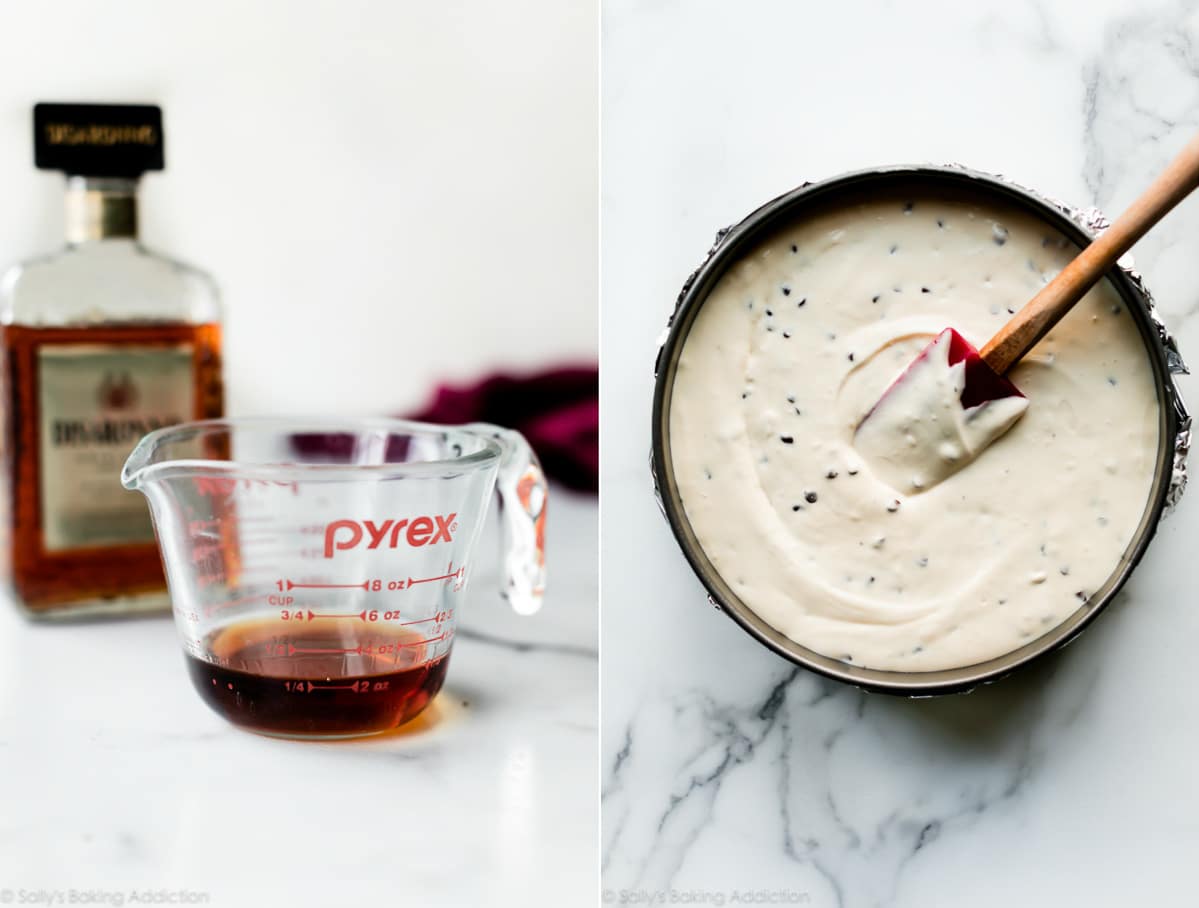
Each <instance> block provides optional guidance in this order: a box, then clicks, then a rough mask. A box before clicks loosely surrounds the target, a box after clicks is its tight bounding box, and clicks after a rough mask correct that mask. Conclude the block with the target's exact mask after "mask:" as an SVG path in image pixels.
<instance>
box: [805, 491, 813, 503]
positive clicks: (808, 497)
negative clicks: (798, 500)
mask: <svg viewBox="0 0 1199 908" xmlns="http://www.w3.org/2000/svg"><path fill="white" fill-rule="evenodd" d="M803 500H804V501H806V502H807V503H808V504H815V503H816V493H815V492H804V493H803Z"/></svg>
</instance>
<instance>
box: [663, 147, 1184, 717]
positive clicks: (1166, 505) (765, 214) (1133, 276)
mask: <svg viewBox="0 0 1199 908" xmlns="http://www.w3.org/2000/svg"><path fill="white" fill-rule="evenodd" d="M938 175H940V176H943V177H945V176H949V175H953V176H955V177H957V178H958V180H959V181H960V182H961V183H964V184H976V189H977V191H979V192H980V193H982V194H987V193H995V192H996V191H997V190H1001V191H1002V192H1003V194H1006V195H1009V196H1011V197H1013V198H1014V199H1016V200H1018V201H1023V203H1024V205H1025V206H1027V207H1029V208H1037V207H1038V206H1039V207H1040V208H1041V209H1042V211H1041V215H1042V217H1044V216H1045V215H1046V212H1045V211H1044V209H1049V210H1050V212H1052V213H1056V214H1057V215H1058V216H1060V217H1062V218H1064V219H1066V220H1067V221H1069V222H1070V223H1071V224H1073V225H1074V226H1075V227H1076V228H1077V230H1078V232H1079V233H1080V234H1081V236H1080V237H1072V239H1075V240H1076V241H1077V240H1081V241H1083V242H1087V241H1089V240H1091V239H1094V237H1095V236H1097V235H1098V234H1100V233H1102V232H1103V231H1104V230H1106V229H1107V227H1108V226H1109V224H1110V221H1109V220H1108V218H1107V217H1106V216H1105V215H1104V214H1103V213H1102V212H1101V211H1099V210H1098V209H1097V208H1078V207H1075V206H1071V205H1067V204H1066V203H1065V202H1062V201H1060V200H1058V199H1055V198H1052V197H1050V196H1047V195H1044V194H1043V193H1040V192H1037V191H1035V190H1032V189H1029V188H1028V187H1025V186H1023V185H1021V184H1019V183H1017V182H1015V181H1014V180H1010V179H1008V178H1006V177H1004V176H1002V175H1000V174H991V173H986V172H983V171H978V170H973V169H971V168H968V167H966V166H964V165H962V164H957V163H951V164H945V165H941V166H935V165H899V166H889V167H882V168H876V169H872V170H865V171H855V172H853V173H847V174H843V175H841V176H837V177H832V178H830V179H827V180H822V181H819V182H804V183H801V184H800V185H799V186H797V187H796V188H795V189H793V190H791V191H790V192H787V193H784V194H783V195H781V196H779V197H777V198H775V199H773V200H771V201H770V202H767V203H766V204H765V205H762V206H761V207H760V208H758V209H757V210H756V211H754V212H752V213H751V214H749V215H748V216H746V217H745V218H744V219H742V220H741V221H740V222H738V223H737V224H735V225H733V226H731V227H726V228H723V229H721V230H719V231H717V233H716V239H715V241H714V242H713V244H712V247H711V248H710V249H709V250H708V254H707V256H706V257H705V258H704V260H703V262H702V263H701V264H700V265H699V267H698V268H696V269H695V270H694V271H693V272H692V273H691V274H690V275H689V276H688V278H687V280H686V281H685V282H684V283H683V287H682V289H681V290H680V291H679V295H678V298H677V299H676V301H675V305H674V309H673V310H672V312H671V314H670V318H669V319H668V321H667V323H666V328H665V330H664V331H663V332H662V334H661V335H660V336H659V338H658V342H657V351H656V358H655V362H654V378H655V392H654V413H653V445H652V449H651V452H650V474H651V476H652V477H653V490H654V496H655V499H656V500H657V502H658V508H659V510H660V511H661V512H662V514H663V516H664V517H665V518H666V520H667V522H668V523H669V524H670V525H671V529H672V530H673V531H674V534H675V537H676V539H677V540H678V543H679V546H680V548H681V549H682V550H683V553H684V555H685V556H686V557H687V560H688V561H689V562H690V563H691V566H692V568H693V569H694V570H695V572H696V574H697V575H698V576H699V578H700V580H701V582H703V583H704V585H705V586H706V587H707V588H708V593H709V595H708V602H709V603H710V604H712V605H713V606H715V607H716V608H717V609H720V610H722V611H724V612H725V613H726V614H728V615H729V616H730V617H732V618H733V619H734V620H736V621H737V623H738V624H740V625H741V626H742V628H743V629H744V630H746V631H747V632H748V633H750V634H751V635H752V636H754V637H756V638H757V639H758V640H759V642H761V643H762V644H764V645H765V646H767V647H768V648H770V649H772V650H774V651H775V652H777V653H779V654H780V655H782V656H784V657H785V658H787V659H790V660H791V661H792V662H795V663H797V664H799V665H802V666H804V667H806V668H809V669H811V670H813V671H816V672H819V673H820V674H823V675H826V676H828V677H832V678H836V679H837V680H840V681H844V682H847V683H850V684H854V685H856V686H858V687H861V688H863V689H865V690H871V691H879V692H883V693H892V694H900V695H906V696H930V695H935V694H941V693H954V692H963V691H969V690H971V689H973V688H974V687H975V686H977V685H979V684H985V683H990V682H992V681H995V680H998V679H999V678H1001V677H1003V676H1005V675H1007V674H1008V673H1010V672H1011V671H1013V670H1015V669H1016V668H1019V667H1022V666H1024V665H1026V664H1027V663H1028V662H1030V661H1032V660H1033V659H1035V658H1037V657H1038V656H1040V655H1043V654H1044V653H1046V652H1049V651H1052V650H1056V649H1059V648H1061V647H1063V646H1065V645H1066V644H1068V643H1070V642H1072V641H1073V640H1074V639H1076V638H1077V637H1078V635H1079V634H1080V633H1081V632H1082V631H1083V630H1084V629H1085V628H1086V627H1087V626H1089V624H1090V622H1091V621H1092V620H1093V619H1094V618H1095V616H1096V615H1098V614H1099V612H1101V611H1102V610H1103V608H1104V607H1105V606H1106V605H1107V604H1108V603H1109V602H1110V601H1111V600H1112V599H1113V598H1114V597H1115V595H1116V594H1117V593H1118V592H1119V590H1120V589H1121V587H1122V586H1123V584H1124V582H1125V581H1126V580H1127V578H1128V576H1129V575H1130V574H1131V573H1132V570H1133V569H1134V568H1135V567H1136V565H1137V563H1138V562H1139V561H1140V558H1141V556H1142V555H1143V554H1144V551H1145V549H1146V547H1147V546H1148V544H1149V542H1150V541H1151V540H1152V538H1153V536H1154V534H1155V533H1156V530H1157V524H1158V523H1159V522H1160V520H1161V519H1162V518H1163V517H1164V516H1165V515H1167V514H1168V513H1169V512H1170V511H1172V510H1173V509H1174V507H1175V506H1176V505H1177V504H1178V501H1179V500H1180V498H1181V497H1182V493H1183V491H1184V490H1185V488H1186V484H1187V457H1188V454H1189V452H1190V445H1191V416H1190V413H1189V411H1188V410H1187V408H1186V405H1185V404H1184V403H1183V399H1182V394H1181V392H1180V390H1179V388H1178V385H1177V381H1176V376H1178V375H1186V374H1189V371H1190V370H1189V369H1188V368H1187V366H1186V363H1185V362H1184V360H1183V358H1182V355H1181V353H1180V352H1179V350H1178V345H1177V343H1176V342H1175V340H1174V337H1173V336H1172V335H1171V334H1170V332H1169V330H1168V329H1167V328H1166V325H1165V323H1164V322H1163V321H1162V318H1161V315H1160V313H1159V312H1158V311H1157V307H1156V305H1155V304H1154V301H1153V296H1152V294H1151V293H1150V292H1149V289H1148V287H1146V286H1145V281H1144V278H1143V277H1142V276H1141V274H1140V272H1138V271H1137V270H1136V268H1135V266H1134V264H1133V261H1132V256H1131V255H1126V256H1124V257H1123V258H1122V259H1121V260H1120V261H1119V263H1118V264H1117V266H1116V268H1115V269H1113V272H1114V273H1113V274H1109V276H1108V279H1110V280H1113V282H1114V283H1115V284H1116V289H1117V291H1118V292H1119V293H1120V295H1121V296H1122V297H1124V298H1125V299H1126V300H1127V299H1128V297H1129V295H1130V294H1131V295H1132V297H1133V299H1132V302H1134V303H1135V305H1136V307H1137V309H1138V310H1139V311H1140V312H1141V313H1142V314H1143V315H1144V316H1145V317H1146V318H1147V320H1148V324H1149V325H1150V326H1151V328H1152V333H1153V334H1154V336H1155V340H1156V349H1154V348H1153V346H1152V345H1150V346H1151V352H1156V353H1158V354H1160V356H1161V360H1160V361H1159V363H1158V365H1160V367H1161V368H1160V374H1159V375H1158V391H1159V394H1160V395H1161V402H1162V405H1163V416H1164V418H1165V422H1166V425H1167V427H1168V428H1169V430H1170V431H1169V435H1168V437H1171V440H1172V442H1173V443H1172V445H1171V447H1170V451H1171V457H1170V465H1169V467H1168V469H1169V472H1170V475H1169V478H1168V482H1166V483H1164V484H1163V485H1162V487H1161V491H1160V494H1159V495H1158V497H1157V499H1156V501H1155V502H1154V507H1153V508H1152V509H1151V511H1150V514H1149V519H1148V520H1147V524H1143V525H1142V527H1141V528H1140V529H1139V530H1138V534H1137V537H1136V538H1135V539H1134V544H1133V545H1132V546H1131V547H1130V548H1131V550H1132V554H1131V557H1130V559H1129V560H1128V561H1127V562H1126V563H1125V564H1124V565H1123V566H1122V569H1121V570H1119V571H1117V572H1116V574H1114V575H1113V578H1112V579H1111V580H1109V582H1108V584H1107V585H1106V586H1107V587H1109V589H1107V591H1106V592H1104V591H1103V590H1100V591H1099V592H1098V593H1096V594H1095V595H1094V596H1093V597H1092V599H1091V600H1090V601H1089V602H1088V604H1087V605H1085V606H1083V607H1082V609H1080V610H1079V612H1080V613H1085V614H1083V616H1082V618H1081V619H1079V618H1078V614H1079V613H1076V615H1075V616H1072V617H1071V618H1068V619H1067V620H1066V621H1064V622H1062V624H1061V625H1059V626H1058V627H1057V628H1054V629H1052V630H1051V631H1050V632H1049V633H1047V634H1046V635H1044V636H1043V637H1041V638H1039V639H1038V640H1034V641H1032V642H1030V643H1028V644H1026V645H1025V646H1023V647H1021V648H1020V649H1018V650H1015V651H1013V652H1012V653H1009V654H1007V655H1006V656H1001V657H998V658H997V659H992V660H989V661H988V662H985V663H982V664H981V665H977V666H963V667H962V668H960V669H949V670H945V671H938V672H926V673H899V672H879V671H874V670H870V669H862V668H861V667H858V666H851V665H848V664H846V663H841V662H839V661H838V660H834V659H829V658H828V657H825V656H821V655H819V654H817V653H814V652H813V651H811V650H807V649H806V648H805V647H803V646H802V645H801V644H798V643H796V642H795V641H792V640H790V639H789V638H786V637H784V636H783V635H781V634H780V633H779V632H777V631H774V630H773V628H770V627H769V626H764V625H765V622H762V620H761V619H759V618H757V616H756V615H754V614H753V612H752V611H751V610H750V609H749V608H748V606H745V605H744V604H742V603H740V602H739V600H738V601H735V602H730V601H729V600H730V596H729V595H722V594H721V591H720V590H718V589H714V586H715V585H714V584H713V582H712V580H713V575H715V576H717V577H718V575H716V572H715V569H714V568H712V567H711V565H709V564H707V559H706V556H704V555H703V553H702V550H699V546H698V544H697V543H695V542H694V540H691V539H688V538H687V534H688V532H689V531H684V529H683V526H682V524H684V523H685V517H683V516H682V505H681V502H678V503H677V507H668V505H667V495H666V493H665V492H664V490H663V484H664V483H663V478H664V474H663V472H662V471H663V470H664V469H665V467H664V466H663V464H662V459H663V458H662V457H661V454H662V439H661V434H662V433H661V431H660V427H661V426H662V423H663V412H664V410H663V407H664V405H665V403H666V402H665V400H664V390H665V389H664V387H663V384H664V383H663V368H664V357H665V356H666V355H667V354H668V349H669V347H670V345H671V342H672V341H674V340H676V338H675V333H676V330H675V329H676V327H677V324H676V323H677V321H678V319H679V316H680V314H681V313H682V312H683V310H684V308H685V307H688V306H691V305H693V304H694V305H695V306H696V307H698V305H699V304H701V303H702V301H703V299H704V298H706V293H705V294H704V295H703V296H702V297H700V298H699V299H696V296H695V293H694V291H695V290H696V285H697V282H699V281H707V282H708V283H714V282H715V278H714V277H713V276H712V272H713V271H714V270H715V269H714V265H715V263H716V261H717V259H718V257H722V256H723V255H724V254H725V253H726V252H728V251H729V249H728V247H729V245H730V242H736V241H737V240H738V239H739V237H740V236H741V235H742V234H744V233H746V232H747V230H748V228H750V227H756V225H759V224H762V223H766V222H769V221H770V220H771V218H772V217H773V216H775V215H776V214H777V213H779V212H780V211H783V210H785V209H789V208H790V207H791V205H792V203H794V202H795V201H796V200H797V199H799V198H800V197H802V196H803V195H805V194H806V193H808V192H810V191H815V190H820V189H824V188H828V189H830V190H832V189H835V188H838V187H848V186H850V185H852V184H854V183H860V182H864V181H869V180H871V179H879V178H887V177H894V178H904V177H909V178H911V179H912V180H920V179H922V178H929V177H934V178H935V177H936V176H938ZM1046 220H1047V221H1049V223H1051V224H1052V223H1053V221H1052V219H1051V218H1046ZM1053 226H1055V227H1058V228H1061V227H1062V225H1061V224H1054V225H1053ZM1066 232H1067V233H1068V231H1066ZM1117 274H1118V277H1117V276H1116V275H1117ZM717 276H718V275H717ZM1121 284H1123V285H1124V286H1121ZM681 343H682V342H681V341H679V342H678V343H677V344H676V346H681ZM1155 485H1157V483H1156V482H1155ZM720 584H721V585H722V584H723V581H721V582H720ZM725 592H726V593H727V591H725ZM731 598H732V599H735V597H731ZM1062 628H1067V630H1066V631H1065V632H1064V633H1060V631H1061V630H1062ZM884 675H886V676H897V677H901V678H902V680H894V679H891V680H886V681H881V680H880V679H879V678H878V677H874V676H884Z"/></svg>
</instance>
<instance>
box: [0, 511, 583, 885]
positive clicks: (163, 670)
mask: <svg viewBox="0 0 1199 908" xmlns="http://www.w3.org/2000/svg"><path fill="white" fill-rule="evenodd" d="M550 506H551V511H550V515H551V516H550V519H549V524H548V527H547V545H548V553H547V565H548V567H549V570H550V572H551V573H550V586H549V588H548V594H547V597H546V602H545V608H544V610H543V611H542V612H541V613H540V614H539V615H537V616H535V617H531V618H521V617H518V616H516V615H514V614H511V613H510V612H508V610H507V609H506V606H505V605H504V604H503V602H502V601H501V600H500V599H499V597H498V596H496V595H495V593H494V592H493V591H494V589H495V587H494V586H493V584H494V582H495V578H494V576H491V577H488V576H485V575H484V574H480V575H478V576H476V577H475V578H474V579H473V580H472V587H471V592H470V597H471V601H470V602H469V604H468V608H467V609H465V610H464V620H463V626H462V627H461V628H460V629H459V637H458V640H457V642H456V644H455V646H454V654H453V657H452V661H451V665H450V670H449V677H448V679H447V682H446V687H445V688H444V689H443V691H442V693H441V695H440V696H439V697H438V698H437V700H436V701H435V706H434V707H431V708H430V711H429V715H430V716H431V718H430V719H428V720H426V719H421V718H418V719H417V720H415V721H414V722H413V723H411V724H410V725H409V726H406V727H405V729H403V730H401V731H399V732H396V733H393V734H391V735H387V736H381V737H379V738H375V739H363V740H360V741H357V742H342V743H328V744H319V743H303V742H295V741H283V740H274V739H270V738H265V737H259V736H256V735H253V734H248V733H245V732H242V731H238V730H235V729H234V728H232V727H231V726H229V725H227V724H226V723H225V722H224V721H223V720H222V719H220V718H219V717H218V716H216V715H215V714H213V713H211V712H209V711H208V709H207V708H206V707H205V706H204V705H203V703H202V702H201V701H200V700H199V698H198V697H197V696H196V695H195V693H194V692H193V691H192V689H191V685H190V682H189V680H188V679H187V676H186V674H185V672H184V667H183V660H182V658H181V654H180V650H179V646H178V644H177V642H176V639H175V631H174V627H173V625H172V623H171V622H170V621H169V620H168V619H150V620H138V621H129V622H121V623H93V624H76V625H63V626H47V625H33V624H30V623H28V622H26V621H24V620H22V619H20V618H18V617H17V616H16V614H15V613H14V611H13V609H12V608H11V607H10V605H9V603H5V602H0V904H15V905H19V904H38V903H37V902H34V901H32V899H33V898H34V897H35V894H36V893H38V892H39V891H42V890H44V891H48V892H50V893H61V894H62V899H63V901H61V902H57V903H56V904H72V902H71V901H70V891H71V890H72V889H74V890H77V891H78V892H81V893H98V894H99V895H98V896H95V898H98V897H105V898H108V899H109V901H105V902H98V901H93V902H92V904H119V902H115V901H113V900H112V899H113V895H112V893H116V894H118V895H123V896H124V897H125V900H126V901H125V904H132V902H131V901H130V900H129V893H130V891H137V892H142V891H144V890H159V889H165V890H168V891H178V890H188V891H190V892H191V893H195V894H198V896H197V897H202V896H204V895H205V894H206V896H207V900H206V901H195V902H193V903H194V904H209V905H213V906H251V908H259V906H263V905H280V906H284V905H286V906H309V905H311V906H320V908H325V906H330V905H349V904H368V903H369V904H387V905H420V906H463V905H472V906H473V905H478V906H506V905H522V906H524V905H538V906H540V905H545V906H559V905H566V904H584V903H586V902H589V901H590V900H591V899H592V898H593V897H594V892H595V886H596V883H595V878H596V870H595V855H596V830H597V826H598V807H597V803H596V795H595V792H596V776H597V772H598V769H597V761H596V737H597V731H596V715H597V703H596V694H597V682H596V672H597V660H596V644H595V641H596V624H597V616H596V608H595V603H596V600H597V588H596V566H595V549H596V534H597V520H596V516H597V507H596V504H595V501H594V499H593V498H585V497H579V496H572V495H569V494H568V493H565V492H563V491H562V490H560V489H555V490H554V491H553V492H552V494H551V505H550ZM495 544H496V543H494V542H493V541H491V540H489V538H488V537H484V540H483V542H482V545H483V551H482V554H483V555H484V556H485V557H486V556H487V555H489V554H490V550H492V549H494V548H495ZM106 893H107V895H105V894H106ZM77 903H78V902H77ZM40 904H46V902H41V903H40ZM176 904H187V902H176Z"/></svg>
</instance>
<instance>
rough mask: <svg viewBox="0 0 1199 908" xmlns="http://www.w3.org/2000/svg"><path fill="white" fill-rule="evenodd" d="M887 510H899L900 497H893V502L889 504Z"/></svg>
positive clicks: (892, 511) (893, 511)
mask: <svg viewBox="0 0 1199 908" xmlns="http://www.w3.org/2000/svg"><path fill="white" fill-rule="evenodd" d="M887 510H888V511H890V512H891V513H892V514H894V513H895V512H896V511H898V510H899V499H898V498H896V499H893V500H892V501H891V503H890V504H889V505H887Z"/></svg>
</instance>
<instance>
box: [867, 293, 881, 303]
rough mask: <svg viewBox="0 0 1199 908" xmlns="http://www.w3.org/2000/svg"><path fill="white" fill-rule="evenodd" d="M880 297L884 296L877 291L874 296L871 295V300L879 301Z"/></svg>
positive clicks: (873, 301)
mask: <svg viewBox="0 0 1199 908" xmlns="http://www.w3.org/2000/svg"><path fill="white" fill-rule="evenodd" d="M880 299H882V297H881V296H879V295H878V294H877V293H876V294H874V296H872V297H870V302H872V303H877V302H878V301H879V300H880Z"/></svg>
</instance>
